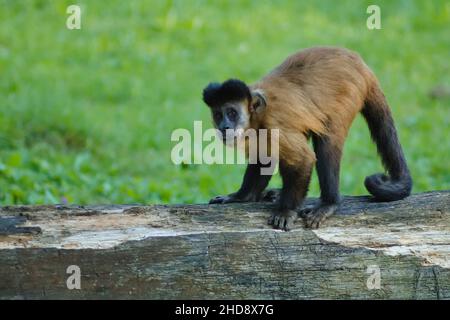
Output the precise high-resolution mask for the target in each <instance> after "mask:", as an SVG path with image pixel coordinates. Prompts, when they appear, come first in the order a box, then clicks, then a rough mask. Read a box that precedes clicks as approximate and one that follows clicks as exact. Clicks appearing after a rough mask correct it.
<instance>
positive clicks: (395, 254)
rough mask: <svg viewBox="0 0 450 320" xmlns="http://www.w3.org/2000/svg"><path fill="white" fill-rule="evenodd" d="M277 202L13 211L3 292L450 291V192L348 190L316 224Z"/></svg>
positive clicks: (20, 295) (5, 221)
mask: <svg viewBox="0 0 450 320" xmlns="http://www.w3.org/2000/svg"><path fill="white" fill-rule="evenodd" d="M311 201H313V200H310V202H311ZM272 206H273V205H272V204H268V203H248V204H233V205H167V206H166V205H154V206H119V205H114V206H110V205H108V206H68V207H66V206H11V207H3V208H1V209H0V298H3V299H11V298H12V299H15V298H17V299H36V298H56V299H68V298H75V299H78V298H150V299H199V298H200V299H203V298H207V299H208V298H209V299H217V298H225V299H229V298H236V299H241V298H243V299H259V298H264V299H266V298H268V299H271V298H275V299H279V298H283V299H303V298H326V299H328V298H362V299H365V298H377V299H384V298H387V299H394V298H406V299H416V298H420V299H421V298H431V299H442V298H447V299H449V298H450V191H441V192H430V193H423V194H416V195H413V196H411V197H409V198H407V199H405V200H403V201H397V202H391V203H374V202H370V199H369V198H368V197H347V198H345V200H344V201H343V204H342V205H341V207H340V210H339V212H338V215H336V216H334V217H332V218H330V219H329V220H328V221H327V222H326V223H325V224H324V226H323V227H322V228H321V229H318V230H306V229H304V228H303V227H302V222H301V220H298V221H297V224H296V228H294V230H292V231H290V232H282V231H278V230H273V229H272V228H271V227H270V226H268V225H267V224H266V220H267V218H268V216H269V213H270V210H271V209H272ZM71 265H75V266H78V267H79V268H80V273H81V282H80V284H81V289H79V290H78V289H72V290H70V289H68V286H67V280H68V278H69V277H70V278H69V284H72V285H73V284H74V283H77V282H76V275H77V273H76V272H75V273H74V274H72V273H69V274H68V273H67V268H68V267H69V266H71ZM378 271H379V273H378ZM71 272H74V271H73V269H72V271H71ZM378 275H379V277H378ZM378 280H379V281H378ZM378 284H379V288H378Z"/></svg>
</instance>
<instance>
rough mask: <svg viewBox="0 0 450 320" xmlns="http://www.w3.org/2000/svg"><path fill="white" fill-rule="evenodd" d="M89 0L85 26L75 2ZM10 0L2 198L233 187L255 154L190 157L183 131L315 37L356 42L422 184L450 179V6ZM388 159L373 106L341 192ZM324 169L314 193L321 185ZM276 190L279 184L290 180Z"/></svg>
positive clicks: (1, 4) (2, 13) (127, 197)
mask: <svg viewBox="0 0 450 320" xmlns="http://www.w3.org/2000/svg"><path fill="white" fill-rule="evenodd" d="M74 3H75V4H79V5H81V8H82V29H81V30H68V29H67V28H66V19H67V17H68V15H67V14H66V8H67V6H68V5H70V4H74ZM372 3H373V1H353V0H348V1H342V0H340V1H335V0H330V1H273V2H270V1H225V0H222V1H197V0H189V1H187V0H186V1H136V0H133V1H121V0H115V1H95V0H92V1H86V0H77V1H73V0H71V1H52V0H40V1H39V0H36V1H26V0H17V1H15V0H14V1H13V0H11V1H7V0H0V204H15V203H61V202H68V203H80V204H85V203H181V202H184V203H192V202H205V201H207V200H208V199H209V198H211V197H212V196H215V195H218V194H225V193H229V192H232V191H235V190H236V189H237V188H238V187H239V185H240V182H241V179H242V174H243V171H244V169H245V166H243V165H239V166H236V165H214V166H208V165H185V166H176V165H174V164H172V162H171V160H170V152H171V148H172V147H173V146H174V145H175V143H174V142H171V141H170V135H171V133H172V131H173V130H174V129H176V128H187V129H189V130H191V131H192V128H193V121H194V120H204V121H205V126H206V124H207V125H208V126H209V127H210V118H209V117H210V116H209V111H208V109H207V108H206V107H205V106H204V105H203V103H202V101H201V91H202V89H203V87H204V86H205V85H206V84H207V83H208V82H209V81H213V80H224V79H227V78H229V77H238V78H242V79H243V80H245V81H247V82H250V83H251V82H252V81H255V80H257V79H258V78H259V77H260V76H262V75H264V74H265V73H266V72H268V71H269V70H270V69H272V68H273V67H275V66H276V65H277V64H279V63H280V62H281V61H282V60H283V59H284V58H285V57H286V56H287V55H289V54H291V53H293V52H295V51H297V50H299V49H301V48H305V47H310V46H316V45H337V46H345V47H348V48H350V49H352V50H356V51H358V52H359V53H360V54H361V55H362V56H363V58H364V59H365V60H366V62H367V64H368V65H369V66H371V67H372V68H373V70H374V71H375V73H376V74H377V75H378V77H379V79H380V82H381V84H382V87H383V89H384V91H385V94H386V96H387V98H388V101H389V103H390V105H391V107H392V110H393V113H394V118H395V120H396V124H397V127H398V130H399V134H400V139H401V142H402V145H403V147H404V150H405V153H406V156H407V159H408V161H409V165H410V167H411V171H412V174H413V178H414V180H415V185H414V192H420V191H426V190H434V189H448V188H449V187H450V170H449V167H450V165H449V159H448V158H447V157H448V156H449V155H450V154H449V151H450V139H449V132H450V129H449V125H450V113H449V112H450V109H449V105H450V100H449V98H448V95H442V96H440V97H438V98H436V99H432V98H430V96H429V92H430V91H431V90H433V88H435V87H436V86H444V87H445V86H449V85H450V59H449V58H450V54H449V53H450V2H449V1H410V0H405V1H376V4H377V5H379V6H380V7H381V18H382V29H381V30H368V29H367V27H366V19H367V17H368V16H369V15H368V14H367V13H366V9H367V7H368V5H369V4H372ZM381 170H382V167H381V164H380V160H379V159H378V157H377V156H376V151H375V148H374V146H373V144H372V143H371V141H370V138H369V133H368V129H367V127H366V125H365V123H364V121H363V120H362V118H361V117H358V119H357V120H356V121H355V123H354V124H353V127H352V129H351V131H350V134H349V138H348V140H347V143H346V146H345V152H344V160H343V165H342V172H341V190H342V193H344V194H367V192H366V191H365V189H364V186H363V181H364V177H365V176H366V175H369V174H372V173H375V172H379V171H381ZM316 180H317V179H316V177H313V183H312V186H311V191H310V195H318V184H317V181H316ZM271 185H272V186H279V185H280V178H279V176H276V177H275V179H273V181H272V182H271Z"/></svg>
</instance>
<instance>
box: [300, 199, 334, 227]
mask: <svg viewBox="0 0 450 320" xmlns="http://www.w3.org/2000/svg"><path fill="white" fill-rule="evenodd" d="M336 208H337V206H336V205H324V206H319V207H316V208H314V209H312V210H311V211H310V213H307V214H305V215H304V216H303V218H304V221H305V227H306V228H310V229H317V228H319V227H320V225H321V224H322V223H323V222H324V221H325V220H326V219H327V218H328V217H329V216H331V215H333V214H334V212H335V211H336Z"/></svg>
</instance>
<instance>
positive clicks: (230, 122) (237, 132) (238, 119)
mask: <svg viewBox="0 0 450 320" xmlns="http://www.w3.org/2000/svg"><path fill="white" fill-rule="evenodd" d="M247 110H248V101H247V100H243V101H240V102H227V103H225V104H223V105H222V106H218V107H213V108H211V112H212V118H213V122H214V126H215V127H216V129H218V130H219V131H220V132H221V134H222V138H223V140H224V142H225V141H227V142H229V143H230V142H234V141H235V139H239V138H240V137H241V136H242V135H243V133H244V132H245V130H247V129H248V128H249V124H250V115H249V113H248V111H247Z"/></svg>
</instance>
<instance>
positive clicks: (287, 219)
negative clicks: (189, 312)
mask: <svg viewBox="0 0 450 320" xmlns="http://www.w3.org/2000/svg"><path fill="white" fill-rule="evenodd" d="M296 219H297V212H295V211H293V210H288V211H284V212H275V213H273V214H272V215H271V216H270V218H269V220H268V221H267V223H268V224H270V225H272V226H273V227H274V228H275V229H282V230H284V231H289V230H291V229H292V227H293V226H294V222H295V220H296Z"/></svg>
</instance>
